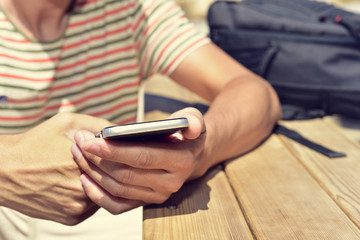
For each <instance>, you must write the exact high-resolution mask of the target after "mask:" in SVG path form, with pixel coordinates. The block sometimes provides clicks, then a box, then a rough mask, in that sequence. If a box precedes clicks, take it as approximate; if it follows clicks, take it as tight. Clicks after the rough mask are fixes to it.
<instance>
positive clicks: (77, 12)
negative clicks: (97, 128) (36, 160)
mask: <svg viewBox="0 0 360 240" xmlns="http://www.w3.org/2000/svg"><path fill="white" fill-rule="evenodd" d="M208 41H209V40H208V39H207V38H206V37H205V36H203V35H202V34H199V33H198V32H197V31H196V30H195V28H194V26H193V25H191V24H190V23H189V22H188V20H187V19H186V18H184V15H183V12H182V11H181V9H180V8H179V7H178V6H177V5H176V4H175V3H174V2H173V1H171V0H78V1H77V3H76V5H75V7H74V9H73V10H72V13H71V15H70V17H69V20H68V25H67V28H66V30H65V33H64V34H63V36H62V37H61V38H59V39H57V40H55V41H51V42H41V41H37V40H34V39H30V38H29V37H27V36H25V35H24V34H23V33H22V32H21V31H19V30H18V29H17V27H16V26H15V25H14V24H13V23H12V22H11V21H10V20H9V19H8V18H7V16H6V14H5V13H4V12H3V11H2V10H0V134H6V133H18V132H23V131H26V130H28V129H30V128H32V127H34V126H35V125H37V124H39V123H41V122H42V121H44V120H46V119H48V118H50V117H51V116H53V115H55V114H57V113H59V112H78V113H83V114H88V115H92V116H97V117H101V118H105V119H108V120H110V121H111V122H113V123H118V124H120V123H127V122H133V121H134V120H135V119H136V112H137V102H138V99H137V98H138V94H137V92H138V87H139V83H140V82H141V81H142V80H143V79H146V78H148V77H149V76H151V75H153V74H154V73H161V74H165V75H167V74H170V73H171V72H172V71H173V70H174V69H175V68H176V67H177V66H178V64H179V63H180V62H181V60H182V59H183V58H184V57H185V56H186V55H187V54H189V53H190V52H192V51H193V50H195V49H196V48H198V47H199V46H201V45H203V44H205V43H207V42H208Z"/></svg>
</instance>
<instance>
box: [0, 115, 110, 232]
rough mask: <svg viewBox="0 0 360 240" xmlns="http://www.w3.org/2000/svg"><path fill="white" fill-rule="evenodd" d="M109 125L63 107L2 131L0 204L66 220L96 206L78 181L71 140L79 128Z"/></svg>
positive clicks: (90, 211) (87, 213)
mask: <svg viewBox="0 0 360 240" xmlns="http://www.w3.org/2000/svg"><path fill="white" fill-rule="evenodd" d="M109 125H110V123H109V122H107V121H105V120H102V119H97V118H94V117H89V116H86V115H80V114H71V113H66V114H58V115H56V116H54V117H53V118H51V119H49V120H48V121H45V122H44V123H42V124H40V125H38V126H37V127H35V128H33V129H31V130H30V131H28V132H25V133H23V134H18V135H9V136H5V135H3V137H2V140H1V142H0V148H1V151H2V156H1V158H0V160H1V169H0V179H1V180H0V181H1V185H2V186H1V187H0V205H2V206H5V207H9V208H12V209H14V210H17V211H19V212H22V213H24V214H26V215H28V216H31V217H37V218H43V219H48V220H53V221H57V222H60V223H63V224H66V225H74V224H77V223H79V222H81V221H83V220H84V219H86V218H87V217H89V216H90V215H92V214H93V213H95V212H96V210H97V209H98V207H97V206H95V205H94V204H93V203H92V202H91V201H90V200H89V199H88V198H87V197H86V194H85V192H84V191H83V188H82V187H81V183H80V181H79V177H80V174H81V173H80V170H79V168H78V166H77V164H76V163H75V162H74V160H73V156H72V154H71V146H72V144H73V142H74V140H73V139H74V134H75V132H76V131H77V130H79V129H87V130H89V131H92V132H97V131H99V130H100V129H102V128H103V127H105V126H109ZM3 147H4V148H3ZM3 150H4V151H3Z"/></svg>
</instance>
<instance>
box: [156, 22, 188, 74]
mask: <svg viewBox="0 0 360 240" xmlns="http://www.w3.org/2000/svg"><path fill="white" fill-rule="evenodd" d="M191 30H193V28H188V29H186V30H185V31H184V32H182V33H180V34H178V35H177V36H175V37H174V38H173V39H172V40H171V41H170V42H169V43H168V44H167V45H166V46H165V47H164V48H163V50H162V51H161V53H160V55H159V56H158V58H157V59H156V61H155V63H154V65H153V67H152V70H151V73H152V74H153V73H154V71H155V68H156V66H157V65H158V63H159V61H160V59H161V58H162V56H163V55H164V53H165V51H166V50H167V49H168V48H169V47H170V46H171V44H173V43H174V42H175V41H176V40H177V39H179V38H180V37H181V36H182V35H184V34H185V33H187V32H189V31H191Z"/></svg>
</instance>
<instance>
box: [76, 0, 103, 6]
mask: <svg viewBox="0 0 360 240" xmlns="http://www.w3.org/2000/svg"><path fill="white" fill-rule="evenodd" d="M97 1H98V0H86V1H82V2H79V1H78V2H77V3H76V6H78V7H82V6H85V5H87V4H90V3H95V2H97Z"/></svg>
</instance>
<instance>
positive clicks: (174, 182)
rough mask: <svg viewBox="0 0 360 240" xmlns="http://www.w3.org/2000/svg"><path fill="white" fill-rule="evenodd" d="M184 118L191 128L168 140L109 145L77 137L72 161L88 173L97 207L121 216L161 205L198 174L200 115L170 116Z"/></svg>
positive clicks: (87, 184) (202, 129)
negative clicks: (134, 209) (128, 211)
mask: <svg viewBox="0 0 360 240" xmlns="http://www.w3.org/2000/svg"><path fill="white" fill-rule="evenodd" d="M175 117H186V118H188V120H189V127H188V129H187V130H185V131H183V132H182V134H181V136H179V138H176V137H174V138H173V139H172V140H171V141H166V142H125V141H106V140H104V139H99V138H94V134H93V133H91V132H88V131H81V132H79V133H77V134H76V136H75V139H76V142H77V145H74V146H73V148H72V150H73V154H74V157H75V159H76V161H77V163H78V164H79V166H80V167H81V168H82V170H84V171H85V173H86V174H83V175H82V176H81V180H82V183H83V186H84V189H85V191H86V193H87V195H88V196H89V197H90V198H91V199H92V200H93V201H94V202H95V203H96V204H97V205H99V206H101V207H103V208H105V209H107V210H108V211H109V212H111V213H113V214H119V213H122V212H124V211H127V210H130V209H133V208H135V207H138V206H140V205H145V204H149V203H162V202H164V201H165V200H167V199H168V198H169V196H170V195H171V194H172V193H174V192H177V191H178V190H179V188H180V187H181V186H182V185H183V184H184V182H185V181H186V180H188V179H190V178H193V177H195V176H200V175H202V174H203V173H204V171H206V169H207V168H206V167H202V166H199V161H198V160H199V159H200V156H201V154H202V152H203V147H204V144H205V138H206V133H205V124H204V121H203V117H202V115H201V113H199V112H198V111H197V110H195V109H184V110H182V111H179V112H177V113H175V114H173V115H172V116H171V118H175Z"/></svg>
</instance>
